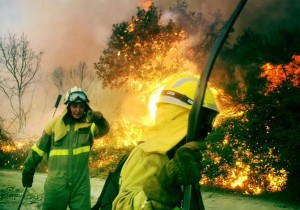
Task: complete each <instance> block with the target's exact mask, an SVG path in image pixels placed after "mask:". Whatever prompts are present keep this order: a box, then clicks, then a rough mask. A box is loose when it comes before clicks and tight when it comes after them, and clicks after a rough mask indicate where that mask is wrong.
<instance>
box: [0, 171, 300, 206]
mask: <svg viewBox="0 0 300 210" xmlns="http://www.w3.org/2000/svg"><path fill="white" fill-rule="evenodd" d="M46 176H47V174H44V173H36V174H35V177H34V183H33V187H32V188H29V189H28V190H27V192H26V195H25V197H24V200H23V203H22V206H21V209H26V210H40V209H41V206H42V203H43V190H44V187H43V185H44V182H45V179H46ZM103 184H104V180H103V179H100V178H91V185H92V192H91V194H92V197H91V200H92V205H93V204H95V203H96V201H97V199H98V196H99V194H100V192H101V189H102V187H103ZM23 191H24V188H23V187H22V183H21V171H15V170H3V169H1V170H0V198H1V199H0V209H1V210H16V209H17V208H18V206H19V202H20V200H21V197H22V194H23ZM202 196H203V200H204V205H205V209H206V210H296V209H297V210H299V209H300V206H294V205H292V204H287V203H283V202H275V201H273V200H272V201H271V200H266V199H261V198H256V197H250V196H241V195H235V194H226V193H221V192H216V191H215V190H214V191H206V190H205V191H204V192H202Z"/></svg>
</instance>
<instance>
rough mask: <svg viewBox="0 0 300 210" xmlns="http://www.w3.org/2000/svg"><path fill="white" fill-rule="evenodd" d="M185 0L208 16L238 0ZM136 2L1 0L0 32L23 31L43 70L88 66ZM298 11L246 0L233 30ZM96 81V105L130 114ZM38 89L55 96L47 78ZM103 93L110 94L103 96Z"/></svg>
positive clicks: (285, 19)
mask: <svg viewBox="0 0 300 210" xmlns="http://www.w3.org/2000/svg"><path fill="white" fill-rule="evenodd" d="M186 1H187V3H188V6H189V9H190V10H193V11H200V12H202V13H203V15H204V18H206V19H209V18H210V16H211V15H212V14H214V13H216V12H219V13H220V14H221V16H222V18H223V19H224V20H227V19H228V18H229V17H230V15H231V13H232V12H233V10H234V9H235V7H236V5H237V4H238V2H239V1H238V0H226V1H223V0H186ZM141 2H142V3H149V0H143V1H142V0H135V1H133V0H118V1H108V0H107V1H104V0H102V1H101V0H98V1H96V0H94V1H82V0H52V1H36V0H24V1H17V0H1V1H0V25H1V27H0V36H6V35H7V34H8V33H9V32H10V33H16V34H21V33H24V34H25V35H27V38H28V40H29V41H30V43H31V46H32V48H33V50H34V51H35V52H39V51H44V52H45V54H44V56H43V59H42V66H41V72H43V73H45V72H50V71H52V70H53V69H54V68H56V67H58V66H64V67H70V66H74V65H77V64H78V63H79V62H80V61H85V62H86V63H87V65H88V66H89V68H90V69H93V63H94V62H97V60H98V58H99V56H100V55H101V52H102V51H103V50H104V49H105V48H106V46H107V41H108V39H109V37H110V35H111V33H112V28H113V24H117V23H121V22H122V21H128V20H130V18H131V17H132V16H134V15H135V14H136V7H137V6H141V5H144V4H138V3H141ZM153 2H154V3H155V5H156V6H158V7H162V8H164V9H165V10H167V9H168V8H170V7H171V6H174V4H175V3H176V1H174V0H153ZM299 11H300V1H298V0H285V1H282V0H264V1H261V0H249V1H248V2H247V4H246V6H245V8H244V10H243V11H242V13H241V15H240V17H239V18H238V20H237V21H236V24H235V26H234V28H235V34H236V35H238V34H239V33H240V32H242V31H243V29H245V28H248V27H251V28H253V29H254V30H256V31H257V32H263V33H266V32H269V31H270V30H273V29H275V28H276V27H280V26H283V25H285V26H293V25H296V24H298V23H299V22H300V20H299V19H300V16H299V15H298V12H299ZM164 17H165V18H169V17H172V14H165V16H164ZM166 21H167V20H166ZM195 27H196V26H195ZM48 82H49V81H48ZM43 85H45V82H44V84H43ZM97 85H98V86H97ZM97 85H96V86H97V87H96V88H95V89H97V91H95V90H94V93H93V94H94V95H96V98H97V97H98V98H97V100H96V101H99V102H98V105H96V107H97V108H99V109H101V108H102V107H104V109H106V107H107V110H105V112H110V110H109V109H110V108H111V107H114V109H118V108H119V107H121V109H122V110H126V113H127V114H130V112H131V111H130V110H132V109H136V107H134V106H132V103H129V102H127V104H130V106H129V107H127V106H125V105H124V104H123V103H122V104H118V103H120V102H121V101H119V100H118V98H119V97H120V94H121V93H116V94H111V92H109V91H108V93H107V92H106V93H105V92H104V91H102V90H99V84H97ZM41 89H43V88H39V90H40V93H37V96H36V98H37V99H36V101H37V104H39V101H41V97H40V96H41V95H43V94H44V95H45V93H44V92H43V93H41ZM44 89H47V90H49V91H52V92H53V93H52V96H48V98H51V97H52V98H53V100H55V99H54V98H55V97H56V96H54V95H55V91H53V90H51V86H50V84H49V87H47V88H44ZM99 91H100V92H99ZM117 94H119V95H117ZM49 95H51V94H50V93H49ZM112 96H113V97H112ZM43 97H44V96H43ZM108 98H113V99H109V100H108ZM42 99H43V100H44V98H42ZM44 101H45V100H44ZM50 101H51V100H50ZM99 104H103V105H99ZM112 104H116V106H114V105H113V106H112ZM1 105H2V106H3V104H1ZM44 106H45V105H44ZM50 107H51V108H50ZM7 110H8V109H7ZM38 110H40V107H39V108H36V111H38ZM51 111H52V103H50V104H49V109H47V110H45V113H47V112H49V113H51ZM58 112H59V111H58ZM133 112H134V113H136V112H135V111H133ZM137 113H139V112H137ZM39 116H40V115H39ZM36 119H37V120H36V121H38V120H39V119H40V118H38V117H36ZM36 121H35V123H36ZM36 124H38V123H36ZM39 124H41V123H39ZM40 129H41V128H39V131H40Z"/></svg>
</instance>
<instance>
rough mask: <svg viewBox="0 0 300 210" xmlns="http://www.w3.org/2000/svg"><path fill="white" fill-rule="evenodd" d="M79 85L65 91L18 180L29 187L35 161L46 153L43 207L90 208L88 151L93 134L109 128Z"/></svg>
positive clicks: (58, 209) (47, 209)
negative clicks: (57, 113)
mask: <svg viewBox="0 0 300 210" xmlns="http://www.w3.org/2000/svg"><path fill="white" fill-rule="evenodd" d="M88 102H89V99H88V96H87V94H86V92H85V91H83V90H82V89H81V88H78V87H73V88H72V89H70V90H69V91H68V92H67V93H66V97H65V104H66V105H67V107H66V109H65V110H64V111H63V113H62V114H61V115H60V116H58V117H56V118H53V119H52V120H51V121H50V122H49V123H48V124H47V125H46V127H45V129H44V131H43V134H42V136H41V138H40V139H39V141H38V142H37V143H36V144H34V145H33V147H32V151H31V152H30V154H29V155H28V157H27V158H26V160H25V163H24V170H23V172H22V183H23V186H24V187H31V186H32V183H33V176H34V172H35V169H36V167H37V165H38V164H39V163H40V162H41V160H42V159H43V156H44V154H47V156H48V177H47V180H46V182H45V186H44V190H45V195H44V204H43V209H44V210H54V209H55V210H66V209H67V208H68V207H69V209H81V210H90V208H91V201H90V200H91V199H90V178H89V154H90V151H91V147H92V144H93V140H94V138H100V137H102V136H104V135H105V134H106V133H107V132H108V131H109V123H108V122H107V120H106V119H105V118H104V117H103V115H102V114H101V113H100V112H98V111H94V110H92V109H91V108H90V106H89V105H88Z"/></svg>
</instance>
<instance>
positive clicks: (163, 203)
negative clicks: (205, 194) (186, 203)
mask: <svg viewBox="0 0 300 210" xmlns="http://www.w3.org/2000/svg"><path fill="white" fill-rule="evenodd" d="M198 80H199V78H197V77H193V76H187V75H184V76H182V75H179V76H178V75H177V76H175V77H174V78H173V79H171V80H170V81H169V82H168V83H167V84H166V85H165V87H164V90H163V91H162V93H161V95H160V99H159V102H158V104H157V112H156V122H155V125H154V126H152V127H150V128H149V129H148V130H146V131H145V132H144V134H143V137H142V141H143V143H140V144H139V145H137V146H136V147H135V148H134V149H133V151H132V152H131V154H130V155H129V157H128V159H127V161H126V162H125V164H124V166H123V168H122V171H121V174H120V190H119V194H118V195H117V197H116V198H115V199H114V202H113V209H114V210H119V209H126V210H130V209H147V210H149V209H176V208H178V207H180V205H181V201H182V199H183V192H182V188H181V186H182V185H188V184H193V183H197V182H198V183H199V181H200V178H201V160H202V155H201V153H200V152H199V150H203V149H205V148H206V145H205V143H204V142H200V141H196V140H199V139H195V141H192V142H189V143H186V141H185V136H186V134H187V126H188V116H189V111H190V110H191V107H192V104H193V99H194V95H195V91H196V88H197V83H198ZM203 109H204V110H203V111H204V119H205V120H204V122H205V123H204V124H203V125H202V128H203V129H202V130H203V131H202V133H201V134H200V136H201V138H203V139H204V138H206V136H207V135H208V133H209V132H210V131H211V129H212V123H213V119H214V118H215V117H216V115H217V114H218V112H219V111H218V109H217V106H216V102H215V100H214V97H213V95H212V93H211V91H210V89H209V88H207V90H206V94H205V99H204V104H203Z"/></svg>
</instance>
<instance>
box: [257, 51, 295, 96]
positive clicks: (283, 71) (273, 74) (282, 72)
mask: <svg viewBox="0 0 300 210" xmlns="http://www.w3.org/2000/svg"><path fill="white" fill-rule="evenodd" d="M261 68H262V70H263V72H262V73H261V75H260V76H261V77H263V78H266V79H267V80H268V81H269V86H268V88H269V91H273V90H274V89H275V88H277V87H278V86H279V85H281V84H282V83H283V82H284V81H291V83H292V85H294V86H299V85H300V55H294V56H293V61H292V62H290V63H289V64H288V65H272V64H271V63H266V64H265V65H263V66H262V67H261Z"/></svg>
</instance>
